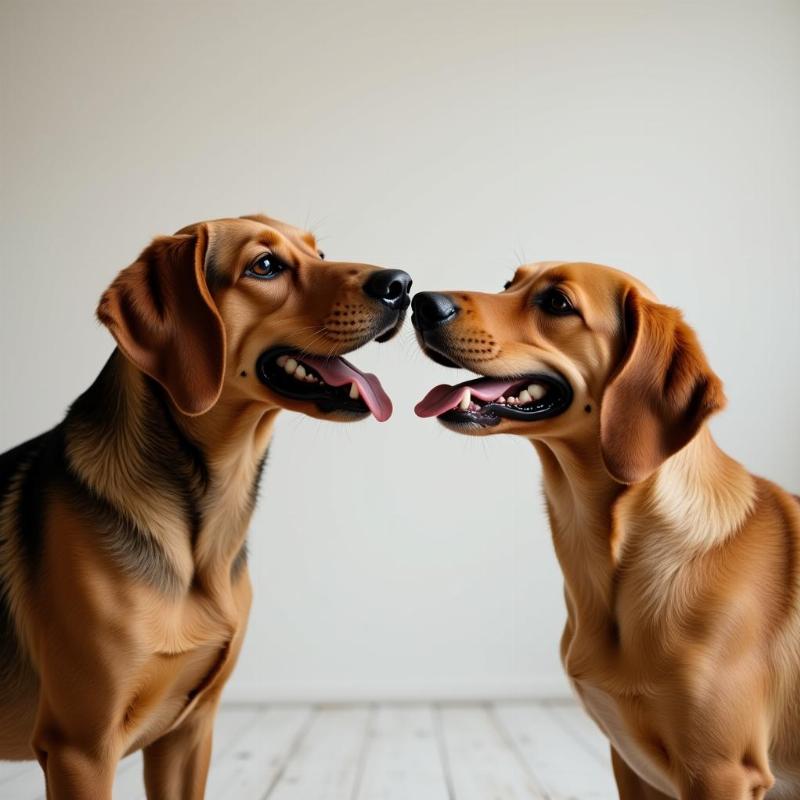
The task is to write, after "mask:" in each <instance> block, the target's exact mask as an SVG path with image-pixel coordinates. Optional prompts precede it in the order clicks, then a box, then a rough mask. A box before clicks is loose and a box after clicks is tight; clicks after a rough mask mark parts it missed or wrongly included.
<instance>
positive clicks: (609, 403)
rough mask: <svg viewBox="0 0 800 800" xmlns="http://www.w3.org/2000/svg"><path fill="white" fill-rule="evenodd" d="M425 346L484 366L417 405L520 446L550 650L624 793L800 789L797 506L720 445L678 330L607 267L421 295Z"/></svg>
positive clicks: (689, 337)
mask: <svg viewBox="0 0 800 800" xmlns="http://www.w3.org/2000/svg"><path fill="white" fill-rule="evenodd" d="M412 323H413V325H414V328H415V330H416V335H417V338H418V341H419V343H420V345H421V347H422V349H423V350H424V351H425V353H427V354H428V355H429V356H430V357H431V358H433V359H434V360H435V361H437V362H438V363H440V364H443V365H446V366H459V367H464V368H466V369H468V370H471V371H473V372H476V373H478V374H479V375H481V376H483V377H480V378H478V379H477V380H469V381H466V382H464V383H461V384H459V385H457V386H448V385H441V386H437V387H436V388H434V389H433V390H432V391H431V392H430V393H429V394H428V395H427V396H426V397H425V398H424V399H423V400H422V402H420V403H419V404H418V406H417V407H416V413H417V414H418V415H419V416H422V417H437V418H438V419H439V420H440V421H441V422H442V423H443V424H444V425H445V426H446V427H448V428H450V429H452V430H454V431H456V432H459V433H464V434H471V435H476V436H486V435H490V434H497V433H510V434H516V435H518V436H524V437H526V438H528V439H529V440H530V441H531V442H532V443H533V445H534V447H535V448H536V451H537V452H538V455H539V458H540V460H541V463H542V470H543V479H544V496H545V499H546V506H547V511H548V515H549V521H550V527H551V531H552V538H553V542H554V545H555V550H556V553H557V556H558V560H559V563H560V566H561V568H562V571H563V574H564V580H565V598H566V607H567V622H566V626H565V629H564V633H563V637H562V640H561V659H562V663H563V665H564V668H565V670H566V673H567V675H568V676H569V679H570V682H571V685H572V687H573V688H574V691H575V692H576V694H577V696H578V697H579V699H580V700H581V702H582V704H583V706H584V707H585V709H586V710H587V711H588V713H589V714H590V715H591V717H592V718H593V719H594V721H595V722H596V723H597V725H598V726H599V727H600V728H601V729H602V731H603V732H604V734H605V735H606V736H607V738H608V739H609V741H610V744H611V759H612V763H613V770H614V774H615V778H616V781H617V786H618V789H619V796H620V798H622V800H654V799H655V798H659V799H660V798H680V799H681V800H689V799H690V798H691V800H745V798H747V800H752V799H753V798H758V799H759V800H760V798H764V797H768V798H770V799H774V800H789V798H793V799H794V800H796V799H797V798H800V502H798V499H799V498H797V497H794V496H792V495H790V494H789V493H787V492H786V491H784V490H783V489H781V488H780V487H778V486H776V485H775V484H773V483H770V482H769V481H767V480H764V479H763V478H759V477H755V476H753V475H751V474H750V473H748V472H747V471H746V470H745V468H744V467H742V466H741V465H740V464H738V463H737V462H736V461H734V460H733V459H732V458H730V457H729V456H727V455H726V454H725V453H723V452H722V451H721V450H720V449H719V448H718V447H717V445H716V444H715V443H714V441H713V439H712V437H711V434H710V433H709V430H708V428H707V425H706V421H707V420H708V418H709V416H710V415H711V414H713V413H715V412H716V411H719V410H720V409H721V408H723V406H724V404H725V397H724V393H723V387H722V383H721V381H720V379H719V378H718V377H717V375H716V374H715V373H714V372H713V371H712V370H711V368H710V367H709V364H708V361H707V359H706V357H705V355H704V354H703V351H702V349H701V347H700V344H699V343H698V340H697V337H696V335H695V333H694V332H693V331H692V329H691V328H690V327H689V326H688V325H687V324H686V323H685V322H684V320H683V318H682V316H681V314H680V312H679V311H677V310H676V309H674V308H670V307H668V306H665V305H662V304H660V303H659V302H658V301H657V299H656V298H655V297H654V295H653V294H652V292H650V291H649V290H648V289H647V288H646V287H645V286H644V285H643V284H642V283H640V282H639V281H637V280H636V279H634V278H632V277H630V276H629V275H626V274H625V273H623V272H619V271H617V270H614V269H610V268H608V267H603V266H599V265H594V264H586V263H566V262H545V263H539V264H533V265H528V266H524V267H521V268H520V269H519V270H518V271H517V272H516V274H515V275H514V279H513V280H512V281H509V282H508V283H507V284H506V286H505V288H504V290H503V291H502V292H500V293H498V294H484V293H478V292H464V291H455V292H445V293H441V292H422V293H418V294H416V295H415V297H414V299H413V302H412Z"/></svg>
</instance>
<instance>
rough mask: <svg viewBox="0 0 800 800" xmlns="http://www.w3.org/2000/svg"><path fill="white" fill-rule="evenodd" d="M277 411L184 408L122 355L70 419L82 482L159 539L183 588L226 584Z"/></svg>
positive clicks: (228, 403) (241, 405) (238, 406)
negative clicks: (197, 412) (188, 411)
mask: <svg viewBox="0 0 800 800" xmlns="http://www.w3.org/2000/svg"><path fill="white" fill-rule="evenodd" d="M276 415H277V410H276V409H271V410H265V409H264V407H263V405H260V404H256V403H253V402H252V401H250V402H248V401H245V400H243V399H238V400H229V399H226V398H225V397H222V398H221V399H220V400H219V401H218V402H217V404H216V405H215V406H214V408H213V409H211V410H210V411H209V412H207V413H206V414H203V415H201V416H199V417H187V416H186V415H183V414H181V413H180V412H179V411H178V410H177V408H176V407H175V406H174V404H173V403H172V402H171V400H170V399H169V398H168V396H167V395H166V393H165V392H164V391H163V390H162V389H161V387H160V386H158V385H157V384H155V383H154V382H153V381H151V380H150V379H149V378H147V376H145V375H144V374H143V373H141V372H140V371H139V370H138V369H136V368H135V367H134V366H133V365H132V364H131V363H130V362H129V361H128V360H127V359H126V358H124V357H123V356H122V354H121V353H120V352H119V351H116V352H115V353H114V354H113V355H112V356H111V358H110V359H109V361H108V363H107V364H106V366H105V367H104V369H103V371H102V372H101V374H100V376H99V377H98V379H97V380H96V381H95V383H94V385H93V386H92V387H91V388H90V389H89V390H88V391H87V392H86V393H85V394H84V395H82V396H81V398H79V400H78V401H76V403H75V404H74V406H73V408H72V409H71V410H70V413H69V415H68V417H67V420H66V431H67V438H68V448H67V449H68V456H69V459H70V462H71V464H72V467H73V469H74V470H75V471H76V473H77V474H78V476H79V477H80V479H81V480H82V481H84V482H85V483H86V484H88V486H89V487H90V488H91V489H92V491H93V492H95V493H96V494H97V495H99V496H100V497H101V498H103V500H104V501H105V502H108V503H110V504H111V506H113V507H114V508H116V509H118V510H119V511H120V512H121V513H122V514H124V515H125V516H128V517H131V518H132V519H133V521H134V522H135V524H136V525H138V527H139V528H140V529H141V530H143V531H146V533H147V535H150V536H152V537H154V538H155V539H156V541H157V542H158V543H159V545H160V547H161V548H162V549H163V551H164V554H165V556H166V558H167V559H168V561H169V562H170V564H171V566H172V568H174V571H175V573H176V575H177V580H178V584H179V585H180V586H183V587H184V588H188V587H189V586H197V585H198V584H202V585H205V586H206V587H208V588H210V587H213V586H225V585H227V584H228V583H229V580H230V577H231V575H232V573H235V572H236V571H237V568H238V566H237V564H238V562H239V561H241V562H242V563H243V561H244V556H245V550H244V546H245V539H246V535H247V527H248V524H249V522H250V517H251V515H252V511H253V508H254V505H255V496H256V492H257V488H258V479H259V477H260V472H261V467H262V465H263V461H264V458H265V454H266V449H267V445H268V444H269V439H270V436H271V433H272V428H273V423H274V420H275V417H276Z"/></svg>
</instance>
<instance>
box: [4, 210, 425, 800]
mask: <svg viewBox="0 0 800 800" xmlns="http://www.w3.org/2000/svg"><path fill="white" fill-rule="evenodd" d="M409 286H410V278H409V277H408V275H407V274H406V273H404V272H400V271H398V270H385V269H379V268H377V267H371V266H367V265H364V264H351V263H333V262H330V261H323V260H322V254H321V253H319V252H318V250H317V248H316V243H315V241H314V238H313V236H311V234H309V233H305V232H303V231H301V230H298V229H297V228H294V227H292V226H290V225H286V224H284V223H281V222H278V221H277V220H273V219H269V218H267V217H261V216H255V217H248V218H241V219H222V220H215V221H212V222H203V223H199V224H196V225H192V226H190V227H188V228H185V229H184V230H182V231H180V232H179V233H178V234H176V235H175V236H167V237H160V238H157V239H155V240H154V241H153V243H152V244H151V245H150V246H149V247H147V248H146V249H145V250H144V252H143V253H142V254H141V256H140V257H139V258H138V259H137V261H136V262H135V263H134V264H132V265H131V266H130V267H128V268H127V269H125V270H123V271H122V272H121V273H120V275H119V277H118V278H117V279H116V280H115V281H114V283H112V285H111V286H110V287H109V289H108V290H107V291H106V293H105V294H104V295H103V298H102V300H101V302H100V306H99V308H98V311H97V313H98V317H99V319H100V320H101V322H102V323H103V324H104V325H106V326H107V327H108V328H109V329H110V331H111V333H112V334H113V335H114V337H115V339H116V341H117V344H118V348H117V349H116V350H115V351H114V353H113V354H112V356H111V358H110V359H109V361H108V363H107V364H106V365H105V367H104V369H103V370H102V372H101V373H100V375H99V377H98V378H97V380H96V381H95V383H94V384H93V385H92V387H91V388H90V389H88V390H87V391H86V392H85V393H84V394H83V395H82V396H81V397H80V398H79V399H78V400H77V401H76V402H75V403H74V404H73V406H72V407H71V409H70V410H69V412H68V414H67V416H66V419H65V420H64V421H63V422H62V423H61V424H60V425H58V426H57V427H56V428H54V429H53V430H51V431H49V432H48V433H45V434H43V435H41V436H39V437H37V438H35V439H33V440H31V441H29V442H26V443H25V444H22V445H20V446H19V447H17V448H15V449H14V450H11V451H9V452H8V453H5V454H4V455H2V456H0V623H2V630H0V634H2V638H1V639H0V758H12V759H24V758H33V757H36V758H37V759H38V760H39V762H40V764H41V766H42V768H43V770H44V773H45V776H46V782H47V796H48V797H49V798H53V799H54V800H58V799H59V798H69V799H70V800H75V799H76V798H85V799H86V800H99V799H100V798H110V797H111V789H112V785H113V780H114V773H115V769H116V764H117V761H118V760H119V759H120V758H121V757H122V756H123V755H125V754H126V753H128V752H131V751H133V750H136V749H139V748H144V770H145V785H146V788H147V796H148V797H149V798H170V800H173V799H174V798H184V799H186V798H200V797H202V796H203V793H204V786H205V778H206V773H207V769H208V762H209V755H210V750H211V733H212V727H213V722H214V717H215V713H216V709H217V705H218V703H219V698H220V693H221V691H222V688H223V686H224V684H225V682H226V680H227V678H228V676H229V675H230V673H231V671H232V669H233V667H234V664H235V663H236V658H237V655H238V653H239V649H240V647H241V644H242V637H243V635H244V631H245V625H246V623H247V617H248V612H249V607H250V597H251V590H250V581H249V577H248V573H247V563H246V534H247V528H248V524H249V521H250V517H251V514H252V512H253V507H254V504H255V498H256V491H257V487H258V481H259V476H260V472H261V468H262V466H263V464H264V458H265V453H266V449H267V444H268V442H269V439H270V436H271V433H272V429H273V423H274V421H275V417H276V415H277V413H278V412H279V410H280V409H281V408H289V409H293V410H296V411H300V412H303V413H306V414H310V415H312V416H315V417H319V418H321V419H336V420H351V419H361V418H363V417H365V416H367V415H368V414H369V412H370V411H371V412H372V413H373V414H374V415H375V416H376V417H377V418H378V419H381V420H383V419H386V418H387V417H388V415H389V414H390V413H391V403H390V401H389V399H388V398H387V397H386V395H385V394H384V392H383V389H382V388H381V386H380V383H379V382H378V380H377V378H375V376H373V375H365V374H364V373H362V372H360V371H359V370H357V369H356V368H355V367H354V366H353V365H351V364H349V363H348V362H347V361H345V360H344V359H341V358H339V357H338V356H339V354H341V353H346V352H349V351H351V350H354V349H356V348H357V347H360V346H361V345H363V344H366V343H367V342H369V341H371V340H372V339H376V338H377V339H378V340H379V341H385V340H386V339H388V338H389V337H390V336H391V335H392V334H393V333H394V332H396V331H397V330H398V328H399V327H400V325H401V324H402V319H403V315H404V313H405V309H406V308H407V306H408V304H409V296H408V289H409Z"/></svg>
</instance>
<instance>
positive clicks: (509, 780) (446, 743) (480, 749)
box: [438, 706, 546, 800]
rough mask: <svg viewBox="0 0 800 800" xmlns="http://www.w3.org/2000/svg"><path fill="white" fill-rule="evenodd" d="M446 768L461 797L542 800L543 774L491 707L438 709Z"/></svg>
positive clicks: (466, 799)
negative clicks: (510, 737) (517, 748)
mask: <svg viewBox="0 0 800 800" xmlns="http://www.w3.org/2000/svg"><path fill="white" fill-rule="evenodd" d="M438 713H439V718H440V720H441V737H442V746H443V750H444V754H445V755H444V759H445V767H446V769H447V770H448V772H449V777H450V781H451V786H452V793H453V796H454V798H457V800H542V799H543V798H545V797H546V795H545V793H544V791H543V789H542V784H541V782H540V778H539V776H538V775H537V774H536V773H534V771H533V770H532V769H531V767H530V766H529V765H528V764H527V762H525V761H523V760H521V759H519V758H518V756H517V754H516V753H515V752H514V750H513V748H512V747H511V746H510V742H509V741H507V740H506V739H505V738H504V736H503V735H502V733H501V730H500V729H499V728H498V726H497V724H496V722H495V720H494V718H493V716H492V714H490V712H489V709H488V707H485V706H478V707H476V706H443V707H441V708H440V709H439V710H438Z"/></svg>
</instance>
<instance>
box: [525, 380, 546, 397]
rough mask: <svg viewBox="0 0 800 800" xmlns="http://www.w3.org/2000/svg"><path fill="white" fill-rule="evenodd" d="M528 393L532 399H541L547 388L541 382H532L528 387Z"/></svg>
mask: <svg viewBox="0 0 800 800" xmlns="http://www.w3.org/2000/svg"><path fill="white" fill-rule="evenodd" d="M528 394H530V396H531V398H532V399H533V400H541V399H542V398H543V397H544V396H545V395H546V394H547V389H545V388H544V386H542V384H541V383H532V384H531V385H530V386H529V387H528Z"/></svg>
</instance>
